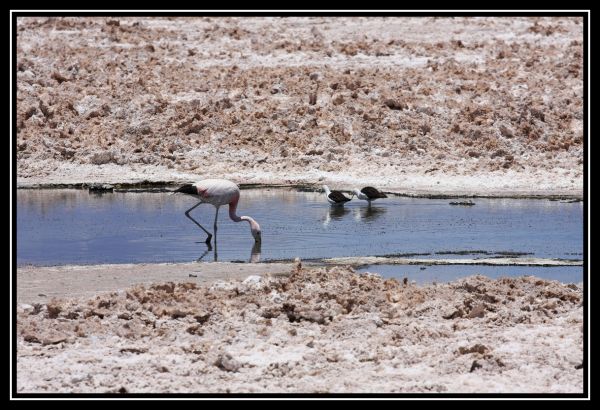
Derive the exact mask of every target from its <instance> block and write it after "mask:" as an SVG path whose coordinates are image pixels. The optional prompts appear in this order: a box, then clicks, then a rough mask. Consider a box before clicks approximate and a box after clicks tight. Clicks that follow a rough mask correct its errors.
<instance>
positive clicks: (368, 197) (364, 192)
mask: <svg viewBox="0 0 600 410" xmlns="http://www.w3.org/2000/svg"><path fill="white" fill-rule="evenodd" d="M352 195H356V197H357V198H358V199H362V200H364V201H369V205H371V201H374V200H376V199H378V198H387V195H386V194H384V193H383V192H380V191H378V190H377V189H375V188H373V187H372V186H367V187H364V188H363V189H361V190H360V191H359V190H358V188H354V189H353V190H352Z"/></svg>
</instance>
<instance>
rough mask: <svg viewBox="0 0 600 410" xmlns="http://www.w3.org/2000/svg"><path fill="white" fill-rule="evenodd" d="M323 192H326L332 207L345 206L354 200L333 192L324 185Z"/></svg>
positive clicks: (338, 192)
mask: <svg viewBox="0 0 600 410" xmlns="http://www.w3.org/2000/svg"><path fill="white" fill-rule="evenodd" d="M323 190H324V191H325V196H326V197H327V201H329V203H330V204H331V205H344V204H345V203H346V202H348V201H351V200H352V198H348V197H347V196H346V195H344V194H342V193H341V192H340V191H331V190H330V189H329V187H328V186H327V185H323Z"/></svg>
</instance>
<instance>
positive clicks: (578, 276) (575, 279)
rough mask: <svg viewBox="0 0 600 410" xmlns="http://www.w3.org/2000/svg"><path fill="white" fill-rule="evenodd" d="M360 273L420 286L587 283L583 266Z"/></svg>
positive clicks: (383, 268) (390, 268) (385, 268)
mask: <svg viewBox="0 0 600 410" xmlns="http://www.w3.org/2000/svg"><path fill="white" fill-rule="evenodd" d="M357 271H358V272H371V273H378V274H380V275H381V276H384V277H387V278H396V279H398V280H401V279H403V278H407V279H408V280H409V281H413V280H414V281H415V282H416V283H418V284H426V283H432V282H438V283H439V282H450V281H453V280H456V279H459V278H462V277H465V276H470V275H484V276H487V277H489V278H492V279H497V278H501V277H510V276H525V275H531V276H537V277H540V278H544V279H549V280H557V281H559V282H563V283H579V282H583V267H582V266H553V267H542V266H481V265H477V266H472V265H431V266H422V265H370V266H364V267H361V268H360V269H357Z"/></svg>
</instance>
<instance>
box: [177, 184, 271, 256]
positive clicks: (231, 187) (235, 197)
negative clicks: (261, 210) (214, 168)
mask: <svg viewBox="0 0 600 410" xmlns="http://www.w3.org/2000/svg"><path fill="white" fill-rule="evenodd" d="M173 192H181V193H184V194H189V195H192V196H195V197H197V198H199V199H200V202H198V203H197V204H196V205H194V206H193V207H191V208H190V209H188V210H187V211H185V216H187V217H188V218H190V219H191V220H192V222H194V223H195V224H196V225H198V226H199V227H200V229H202V230H203V231H204V232H206V234H207V235H208V238H206V243H207V244H208V245H209V246H210V241H211V239H212V234H211V233H210V232H208V231H207V230H206V229H204V227H203V226H202V225H200V224H199V223H198V222H197V221H196V220H195V219H194V218H192V217H191V216H190V211H192V210H193V209H194V208H196V207H197V206H198V205H200V204H211V205H213V206H214V207H215V208H217V211H216V213H215V223H214V225H213V228H214V232H215V245H216V242H217V239H216V235H217V217H218V216H219V207H220V206H221V205H226V204H228V205H229V217H230V218H231V220H232V221H234V222H240V221H247V222H249V223H250V232H251V233H252V236H253V237H254V240H255V241H256V243H260V242H261V237H260V225H259V224H258V223H257V222H256V221H255V220H254V219H252V218H251V217H249V216H237V215H236V213H235V211H236V208H237V204H238V201H239V200H240V188H239V187H238V186H237V185H236V184H235V183H233V182H231V181H228V180H226V179H205V180H202V181H200V182H196V183H195V184H188V185H184V186H182V187H180V188H178V189H176V190H175V191H173Z"/></svg>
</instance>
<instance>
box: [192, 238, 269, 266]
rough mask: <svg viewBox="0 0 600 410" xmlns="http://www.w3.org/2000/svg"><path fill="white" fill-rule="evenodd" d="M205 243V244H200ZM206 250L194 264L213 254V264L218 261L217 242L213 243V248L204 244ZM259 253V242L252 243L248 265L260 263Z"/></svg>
mask: <svg viewBox="0 0 600 410" xmlns="http://www.w3.org/2000/svg"><path fill="white" fill-rule="evenodd" d="M202 243H205V242H202ZM206 245H207V246H206V250H205V251H204V252H203V253H202V255H200V257H199V258H198V259H196V262H202V260H203V259H204V258H205V257H206V255H208V254H209V253H211V252H213V256H214V257H213V260H214V261H215V262H217V261H218V253H217V242H216V241H215V246H214V248H213V247H212V246H211V245H210V244H206ZM260 253H261V242H254V244H253V245H252V249H251V250H250V260H249V262H250V263H257V262H260Z"/></svg>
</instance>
